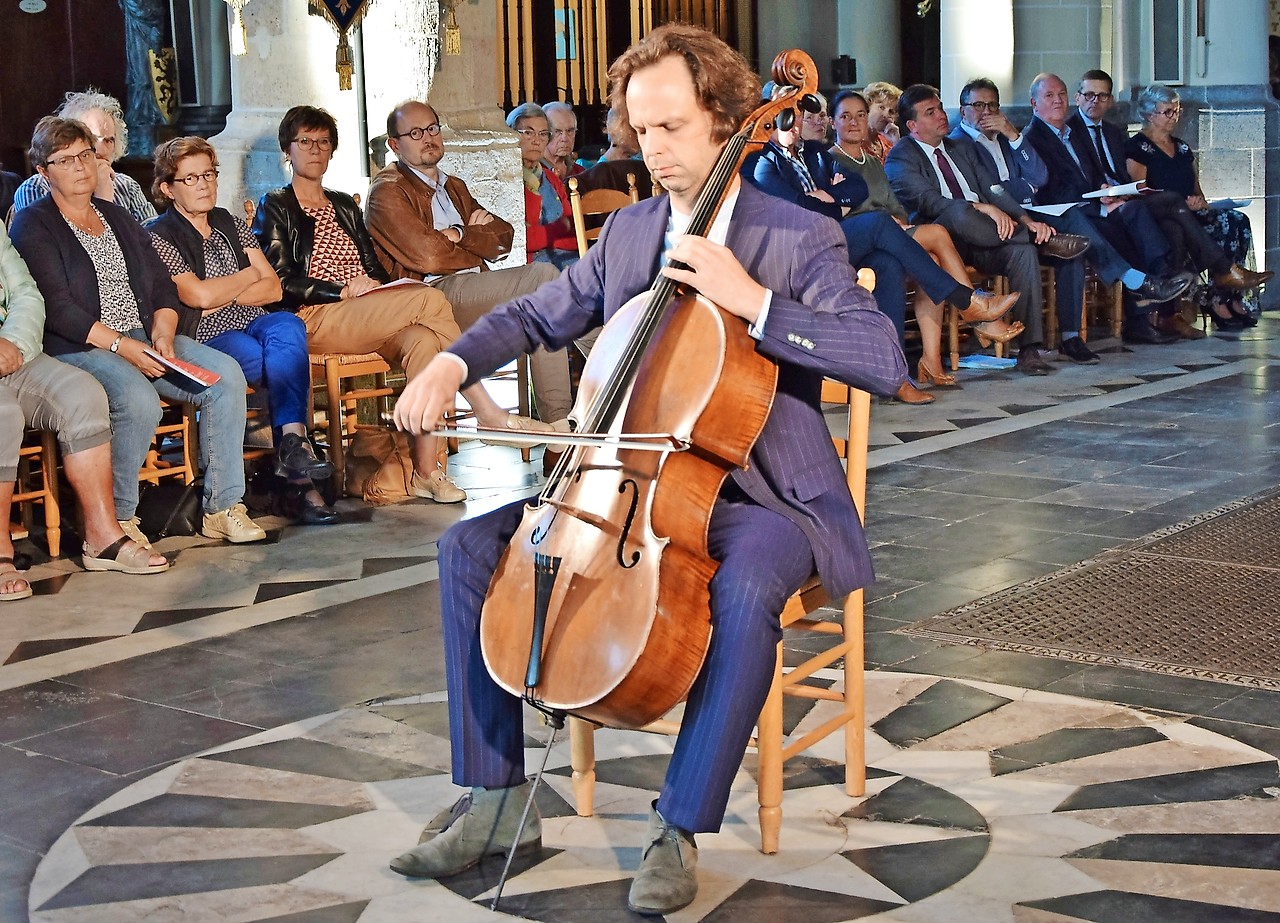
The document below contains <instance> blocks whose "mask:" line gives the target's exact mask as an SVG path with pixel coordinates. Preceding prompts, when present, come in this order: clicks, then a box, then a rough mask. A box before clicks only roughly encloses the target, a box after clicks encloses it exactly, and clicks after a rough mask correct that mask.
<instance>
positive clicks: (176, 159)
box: [151, 135, 218, 202]
mask: <svg viewBox="0 0 1280 923" xmlns="http://www.w3.org/2000/svg"><path fill="white" fill-rule="evenodd" d="M197 154H208V155H209V159H210V160H211V161H213V168H214V169H215V170H216V169H217V168H218V152H217V151H215V150H214V149H213V145H212V144H210V143H209V142H208V141H206V140H205V139H204V138H199V137H196V136H195V135H192V136H190V137H187V138H174V139H172V140H170V141H166V142H164V144H161V145H160V146H159V147H157V148H156V156H155V179H153V180H152V181H151V197H152V198H153V199H155V200H156V201H157V202H163V201H164V200H165V199H166V198H172V196H166V195H165V194H164V191H163V190H162V189H161V188H160V186H161V184H163V183H172V182H173V179H174V177H175V176H177V175H178V164H180V163H182V161H184V160H186V159H187V158H188V157H195V156H196V155H197Z"/></svg>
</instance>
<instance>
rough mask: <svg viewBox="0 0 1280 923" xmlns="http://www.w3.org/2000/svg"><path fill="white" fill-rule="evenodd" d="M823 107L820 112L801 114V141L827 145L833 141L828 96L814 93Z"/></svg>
mask: <svg viewBox="0 0 1280 923" xmlns="http://www.w3.org/2000/svg"><path fill="white" fill-rule="evenodd" d="M813 95H814V96H815V97H816V98H817V100H818V104H819V105H820V106H822V109H821V110H820V111H818V112H802V113H801V114H800V141H801V142H802V143H804V144H817V145H820V146H822V147H826V146H827V145H829V144H830V143H831V116H830V115H828V114H827V113H828V112H829V111H830V110H829V109H828V108H827V98H826V97H825V96H823V95H822V94H821V93H816V92H815V93H814V94H813Z"/></svg>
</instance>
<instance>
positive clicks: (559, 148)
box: [542, 101, 583, 180]
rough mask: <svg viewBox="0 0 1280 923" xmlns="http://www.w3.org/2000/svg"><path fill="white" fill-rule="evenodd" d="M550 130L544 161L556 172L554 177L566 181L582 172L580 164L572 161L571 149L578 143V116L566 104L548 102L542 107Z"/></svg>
mask: <svg viewBox="0 0 1280 923" xmlns="http://www.w3.org/2000/svg"><path fill="white" fill-rule="evenodd" d="M542 111H543V112H544V113H546V116H547V127H548V128H550V129H551V140H550V141H548V142H547V154H546V157H545V161H546V162H547V163H549V164H550V165H551V169H553V170H555V171H556V176H558V177H560V178H561V179H564V180H567V179H568V178H569V177H571V176H577V175H578V174H579V173H581V172H582V171H583V166H582V164H580V163H578V162H577V161H576V160H574V159H573V149H574V147H575V146H576V145H577V143H578V115H577V113H575V112H574V111H573V106H570V105H569V104H568V103H562V102H559V101H557V102H550V103H547V104H546V105H545V106H543V107H542Z"/></svg>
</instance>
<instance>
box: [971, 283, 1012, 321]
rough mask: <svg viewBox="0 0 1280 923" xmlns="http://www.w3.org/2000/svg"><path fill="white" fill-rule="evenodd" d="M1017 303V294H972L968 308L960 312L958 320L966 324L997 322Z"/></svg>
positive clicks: (976, 292)
mask: <svg viewBox="0 0 1280 923" xmlns="http://www.w3.org/2000/svg"><path fill="white" fill-rule="evenodd" d="M1017 303H1018V293H1017V292H1010V293H1009V294H1008V295H993V294H991V293H990V292H978V291H975V292H974V293H973V297H972V298H970V299H969V307H967V308H965V309H964V310H963V311H961V312H960V319H961V320H962V321H964V322H965V323H966V324H979V323H983V322H985V321H989V320H999V319H1000V318H1002V317H1004V316H1005V315H1006V314H1008V313H1009V309H1010V308H1012V307H1013V306H1014V305H1015V304H1017Z"/></svg>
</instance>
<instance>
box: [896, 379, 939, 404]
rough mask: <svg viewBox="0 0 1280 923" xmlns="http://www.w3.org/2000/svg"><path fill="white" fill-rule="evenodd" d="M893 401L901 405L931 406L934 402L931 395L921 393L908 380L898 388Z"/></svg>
mask: <svg viewBox="0 0 1280 923" xmlns="http://www.w3.org/2000/svg"><path fill="white" fill-rule="evenodd" d="M893 399H894V400H895V401H898V402H899V403H901V404H932V403H933V401H934V397H933V395H932V394H927V393H926V392H924V391H921V390H920V389H919V388H917V387H916V386H915V384H914V383H913V382H912V381H911V379H910V378H908V379H907V380H906V381H904V382H903V383H902V384H901V385H899V386H898V393H897V394H895V395H894V396H893Z"/></svg>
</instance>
